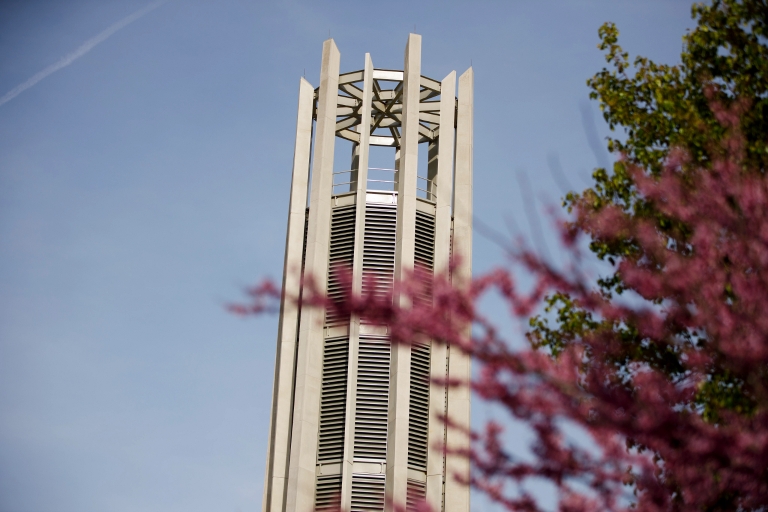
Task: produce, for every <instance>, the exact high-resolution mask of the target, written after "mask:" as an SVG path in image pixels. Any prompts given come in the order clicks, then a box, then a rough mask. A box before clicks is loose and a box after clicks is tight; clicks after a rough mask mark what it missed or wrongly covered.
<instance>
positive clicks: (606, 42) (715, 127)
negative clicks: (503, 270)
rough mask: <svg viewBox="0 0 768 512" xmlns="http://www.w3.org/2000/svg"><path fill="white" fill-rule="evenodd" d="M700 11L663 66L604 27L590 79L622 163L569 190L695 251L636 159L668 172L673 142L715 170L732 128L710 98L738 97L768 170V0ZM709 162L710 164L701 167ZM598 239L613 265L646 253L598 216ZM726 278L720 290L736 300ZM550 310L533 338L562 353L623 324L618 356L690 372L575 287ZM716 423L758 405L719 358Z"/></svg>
mask: <svg viewBox="0 0 768 512" xmlns="http://www.w3.org/2000/svg"><path fill="white" fill-rule="evenodd" d="M692 17H693V18H694V19H695V20H696V22H697V25H696V27H695V28H694V29H693V30H690V31H688V32H687V33H686V34H685V35H684V36H683V51H682V54H681V59H680V64H678V65H674V66H673V65H666V64H658V63H655V62H653V61H651V60H650V59H648V58H645V57H637V58H635V59H634V60H633V61H631V62H630V57H629V54H628V53H627V52H625V51H624V49H623V48H622V47H621V46H620V45H619V42H618V40H619V31H618V29H617V28H616V26H615V25H614V24H612V23H606V24H604V25H603V26H602V27H600V30H599V36H600V44H599V48H600V49H601V50H602V51H604V52H605V59H606V62H607V63H608V67H606V68H604V69H603V70H601V71H600V72H599V73H597V74H596V75H595V76H593V77H592V78H590V79H589V80H588V81H587V85H588V86H589V87H590V89H591V92H590V97H591V98H592V99H595V100H597V101H598V102H599V105H600V109H601V111H602V113H603V117H604V118H605V121H606V122H607V123H608V126H609V127H610V129H611V130H612V131H615V132H617V136H614V137H610V138H608V150H609V151H610V152H612V153H614V154H616V155H620V158H619V159H618V161H617V162H616V163H614V165H613V169H611V171H609V170H608V169H602V168H600V169H596V170H595V171H594V173H593V178H594V185H593V186H592V187H591V188H588V189H587V190H584V191H583V192H581V193H570V194H568V195H567V196H566V198H565V205H566V206H567V207H568V209H569V211H570V210H572V209H573V208H584V209H588V210H590V209H591V210H592V211H594V212H595V214H597V213H598V212H600V211H601V210H602V209H604V208H605V207H607V206H611V205H613V206H618V207H619V208H621V209H622V210H623V211H624V212H626V213H627V214H629V215H631V216H632V217H634V218H636V219H647V220H652V221H653V223H654V225H655V226H656V229H657V230H658V231H659V232H660V233H662V234H664V235H665V237H666V238H667V241H668V243H667V246H668V248H670V249H672V250H676V251H680V252H682V253H685V251H687V250H689V247H690V246H689V244H687V239H688V237H689V236H690V230H689V229H688V227H687V226H686V225H685V224H684V223H681V222H679V221H677V220H676V219H673V218H669V217H666V216H664V215H663V214H661V213H660V212H659V211H658V209H656V208H655V207H654V206H653V205H652V204H651V203H649V202H647V201H644V200H642V199H641V198H640V197H639V194H638V191H637V188H636V186H635V183H634V180H633V178H632V175H631V172H630V168H631V167H632V168H635V167H639V168H642V169H644V170H645V172H646V173H648V174H650V175H651V176H658V175H659V174H660V173H661V171H662V169H663V167H664V163H665V162H666V161H667V159H668V157H669V155H670V151H672V150H673V149H674V148H679V149H681V150H683V151H684V152H685V154H686V158H687V159H686V160H685V162H684V164H683V167H684V171H685V172H686V173H687V174H686V177H687V179H689V180H695V179H696V173H699V172H712V171H711V164H712V162H713V161H714V160H716V159H717V157H718V156H719V155H721V154H722V151H723V149H722V145H721V140H722V139H723V137H725V136H726V133H725V129H724V127H723V125H722V124H721V123H720V122H718V120H717V118H716V115H715V113H714V112H713V109H712V108H711V105H713V104H718V105H720V106H722V107H723V108H725V109H728V108H731V107H732V105H733V103H734V102H737V101H738V102H741V103H742V104H743V105H745V108H744V109H743V110H744V112H743V113H742V115H741V126H740V132H741V136H742V137H743V139H744V143H745V157H744V159H743V162H742V163H743V167H744V169H745V172H747V171H746V169H751V171H750V172H760V173H765V170H766V167H767V166H766V164H767V163H768V2H767V1H766V0H714V1H713V2H712V3H711V4H709V5H704V4H695V5H694V6H693V7H692ZM702 169H703V170H702ZM580 227H581V228H583V229H585V230H586V231H587V232H588V233H589V234H590V235H591V237H592V239H591V243H590V249H591V250H592V251H593V252H594V253H595V254H596V255H597V256H598V257H599V258H600V259H603V260H606V261H608V262H609V263H611V264H612V265H614V268H617V266H618V263H619V262H620V261H621V260H622V259H624V258H628V257H631V258H633V259H641V258H646V259H650V261H653V255H651V254H644V253H643V250H642V248H641V246H640V244H638V243H637V241H636V240H634V239H633V237H632V236H630V235H627V236H626V237H619V238H618V239H617V238H616V237H610V238H606V237H603V236H601V234H600V233H599V232H597V231H595V230H594V229H593V228H594V226H593V225H592V226H590V225H586V224H585V225H582V226H580ZM597 285H598V288H599V290H600V292H601V293H602V294H603V295H604V296H605V297H607V298H610V297H612V296H614V295H616V294H621V293H623V292H624V291H625V288H624V285H623V282H622V276H621V275H620V273H619V272H618V271H616V272H614V273H612V274H611V275H608V276H604V277H602V278H600V279H599V280H598V282H597ZM737 299H738V298H737V297H734V296H733V295H732V291H731V290H730V289H729V287H728V286H726V287H725V289H724V290H723V296H722V300H725V301H728V300H737ZM546 305H547V308H546V314H544V315H539V316H536V317H534V318H532V319H531V320H530V325H531V331H530V333H529V339H530V340H531V342H532V343H533V345H534V346H537V347H545V348H548V349H549V350H551V351H552V352H553V353H554V354H557V353H558V352H559V351H560V350H562V348H563V347H565V346H566V345H568V344H569V343H570V342H572V341H573V340H576V339H579V338H580V337H582V336H584V335H585V333H594V332H598V331H600V330H610V331H613V332H615V333H618V334H620V338H621V340H622V341H623V346H624V349H623V350H622V351H621V352H620V353H617V354H616V355H615V361H614V362H615V364H616V365H618V366H626V365H628V364H630V363H632V362H636V361H641V362H646V363H649V364H651V365H652V366H654V367H655V368H657V369H659V370H662V371H664V372H666V373H667V374H669V375H670V377H672V378H673V379H674V378H676V377H680V378H682V377H683V374H684V368H683V365H681V363H680V358H679V351H676V350H674V349H672V348H670V346H669V345H665V346H656V345H654V344H653V343H652V342H649V340H647V339H643V338H642V337H640V336H638V334H637V330H636V329H635V328H634V327H633V326H632V325H627V324H626V323H621V324H615V323H611V322H607V321H603V320H601V319H597V318H594V317H593V316H592V315H591V314H590V313H589V312H588V311H586V310H584V309H583V308H581V307H579V305H578V304H577V303H576V302H575V301H573V300H572V298H571V297H569V296H568V295H567V294H564V293H557V294H553V295H551V296H549V297H548V298H547V300H546ZM678 335H679V336H680V338H681V339H684V340H686V342H687V343H688V344H701V343H706V342H707V340H706V333H699V332H689V331H688V330H686V329H685V328H683V327H680V328H679V329H678ZM697 401H698V404H699V406H700V409H701V411H702V413H703V415H704V417H705V419H707V420H709V421H717V420H718V418H719V416H718V411H719V410H722V409H729V410H734V411H739V412H743V413H749V412H751V411H752V409H753V407H752V402H753V401H752V400H751V398H750V390H749V386H748V385H747V383H745V382H743V381H742V380H740V379H739V377H738V376H735V375H733V374H731V373H729V372H728V371H726V370H724V369H722V368H718V367H716V366H715V367H713V368H712V373H711V378H710V379H709V380H708V382H707V383H706V384H705V385H703V386H702V388H701V392H700V393H699V396H698V397H697Z"/></svg>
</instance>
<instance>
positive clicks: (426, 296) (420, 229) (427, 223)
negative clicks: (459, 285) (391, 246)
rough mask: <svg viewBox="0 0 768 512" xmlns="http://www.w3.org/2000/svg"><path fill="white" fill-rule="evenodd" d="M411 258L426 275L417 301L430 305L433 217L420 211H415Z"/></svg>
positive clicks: (433, 240) (432, 269)
mask: <svg viewBox="0 0 768 512" xmlns="http://www.w3.org/2000/svg"><path fill="white" fill-rule="evenodd" d="M413 256H414V263H415V265H416V267H417V268H418V269H421V270H422V271H424V272H425V274H426V275H425V276H424V279H423V286H424V288H423V290H422V293H421V294H420V297H417V300H418V299H421V300H423V301H424V302H426V303H430V302H432V279H431V276H432V273H433V271H434V261H435V217H434V216H432V215H429V214H428V213H424V212H422V211H421V210H416V250H415V253H414V255H413Z"/></svg>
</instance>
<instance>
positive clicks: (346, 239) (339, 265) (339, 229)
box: [325, 204, 355, 325]
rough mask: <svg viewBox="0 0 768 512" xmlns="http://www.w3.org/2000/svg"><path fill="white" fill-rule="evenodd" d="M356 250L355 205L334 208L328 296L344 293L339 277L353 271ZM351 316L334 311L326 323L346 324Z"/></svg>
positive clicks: (336, 298) (333, 297)
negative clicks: (343, 273)
mask: <svg viewBox="0 0 768 512" xmlns="http://www.w3.org/2000/svg"><path fill="white" fill-rule="evenodd" d="M354 250H355V205H354V204H351V205H348V206H340V207H338V208H334V209H333V212H332V213H331V239H330V252H329V255H328V298H329V299H331V300H333V301H337V300H341V298H342V297H343V295H344V289H343V287H342V284H341V280H340V279H339V273H340V272H345V271H346V272H352V258H353V255H354ZM347 322H349V318H342V317H341V316H339V315H338V314H336V313H334V312H331V311H329V312H327V313H326V315H325V323H326V325H336V324H344V323H347Z"/></svg>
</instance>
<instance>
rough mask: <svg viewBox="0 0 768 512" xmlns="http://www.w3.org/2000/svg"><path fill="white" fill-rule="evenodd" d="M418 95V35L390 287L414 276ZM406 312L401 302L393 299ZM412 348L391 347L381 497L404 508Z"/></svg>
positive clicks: (410, 69) (408, 67) (407, 97)
mask: <svg viewBox="0 0 768 512" xmlns="http://www.w3.org/2000/svg"><path fill="white" fill-rule="evenodd" d="M420 91H421V36H420V35H418V34H410V35H409V36H408V44H407V45H406V47H405V68H404V70H403V113H402V134H401V137H400V161H399V164H400V165H399V166H398V173H397V174H398V179H397V234H396V246H395V282H397V281H401V280H403V279H404V278H405V277H406V276H407V275H408V273H409V272H412V271H413V265H414V251H415V247H416V177H417V171H418V168H417V165H418V159H419V101H420V98H419V96H420ZM395 300H396V301H398V302H399V304H400V305H401V306H404V307H408V306H409V303H408V301H407V299H406V298H405V297H395ZM410 373H411V347H409V346H407V345H398V346H393V347H392V358H391V363H390V377H389V378H390V380H389V418H388V420H389V425H388V430H387V483H386V497H387V499H388V502H389V508H390V509H391V508H392V506H393V504H397V505H402V506H405V496H406V490H407V486H408V407H409V400H410Z"/></svg>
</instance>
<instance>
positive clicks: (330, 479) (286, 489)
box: [262, 34, 473, 512]
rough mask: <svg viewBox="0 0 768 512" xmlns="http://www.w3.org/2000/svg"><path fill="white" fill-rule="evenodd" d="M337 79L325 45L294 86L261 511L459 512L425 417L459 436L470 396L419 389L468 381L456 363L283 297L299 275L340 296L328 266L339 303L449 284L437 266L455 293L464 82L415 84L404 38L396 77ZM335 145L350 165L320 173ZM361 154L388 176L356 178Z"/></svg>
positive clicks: (369, 171) (465, 160)
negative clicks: (389, 154) (343, 276)
mask: <svg viewBox="0 0 768 512" xmlns="http://www.w3.org/2000/svg"><path fill="white" fill-rule="evenodd" d="M339 67H340V54H339V51H338V49H337V48H336V45H335V43H334V41H333V40H332V39H329V40H327V41H325V43H324V44H323V57H322V67H321V75H320V86H319V87H318V88H317V89H313V88H312V86H311V85H310V84H309V82H307V81H306V80H305V79H303V78H302V79H301V81H300V85H299V108H298V116H297V126H296V146H295V149H294V159H293V178H292V182H291V193H290V206H289V216H288V229H287V235H286V251H285V265H284V274H283V290H284V294H283V295H284V298H283V301H282V303H281V309H280V319H279V326H278V340H277V355H276V363H275V382H274V389H273V399H272V411H271V423H270V438H269V449H268V454H267V470H266V476H265V487H264V499H263V507H262V509H263V511H264V512H304V511H309V510H312V509H313V508H315V509H320V510H322V509H332V508H338V507H341V508H343V509H345V510H353V511H356V510H360V511H362V510H384V509H385V508H391V507H392V506H393V504H401V505H405V506H406V507H411V506H412V505H413V504H414V503H415V502H416V501H418V500H420V499H426V500H427V501H428V502H429V503H430V505H431V506H432V507H433V509H434V510H442V511H445V512H468V510H469V490H468V488H467V487H465V486H463V485H462V484H460V483H458V482H457V481H456V480H455V479H454V478H453V475H455V474H459V475H464V476H465V477H468V476H469V466H468V462H467V461H466V460H465V459H463V458H460V457H455V456H450V455H449V456H447V457H446V456H445V455H444V454H443V452H442V451H440V450H435V449H433V448H434V447H435V446H438V445H442V444H445V445H447V446H449V447H451V448H461V447H465V446H467V443H468V439H467V438H466V436H465V435H464V434H462V433H461V432H460V431H459V429H446V428H445V426H444V424H443V422H442V420H441V419H440V418H439V417H438V415H439V414H447V415H448V417H449V418H451V420H452V421H453V422H455V423H457V424H458V425H465V426H469V391H468V390H467V389H464V388H454V387H450V388H446V387H445V386H442V385H438V384H435V383H430V377H432V378H435V377H439V378H446V377H448V378H460V379H466V378H468V377H469V374H470V366H469V358H468V357H467V356H466V354H465V353H463V352H461V351H460V350H458V349H457V348H453V349H452V347H450V346H446V345H444V344H441V343H433V342H422V343H414V344H413V345H411V346H404V345H396V346H391V345H390V344H389V342H388V338H387V334H388V333H387V330H386V328H385V327H383V326H380V325H373V324H370V323H366V322H365V320H364V319H360V318H357V317H355V316H352V317H349V318H345V317H341V316H339V315H338V314H333V313H331V312H325V311H322V310H320V309H318V308H310V307H306V308H300V307H299V306H297V305H296V303H295V301H292V300H291V299H290V298H291V297H298V296H300V294H301V278H302V274H305V275H311V276H312V277H313V278H314V280H315V282H317V283H318V284H319V285H320V286H322V287H323V288H322V289H321V291H322V292H325V293H327V294H328V296H329V297H331V298H333V297H335V296H337V295H338V294H340V293H342V290H341V285H342V283H341V282H340V280H339V276H338V274H337V272H336V270H335V269H338V268H341V267H347V268H351V269H352V291H353V293H358V294H359V293H375V294H386V295H389V294H390V293H391V291H392V283H393V282H395V281H397V280H399V279H401V278H403V277H405V276H406V275H408V273H409V272H410V271H412V270H413V269H414V268H415V267H416V266H419V267H421V268H423V269H426V270H428V271H430V272H434V273H442V272H448V271H449V259H450V257H451V254H457V255H461V262H460V265H459V266H458V267H455V268H453V269H452V270H451V280H452V282H453V283H454V284H455V285H456V286H467V285H468V284H469V280H470V278H471V263H472V260H471V247H472V130H473V126H472V117H473V72H472V69H471V68H470V69H468V70H467V71H466V72H465V73H463V74H462V75H461V77H460V78H459V79H458V84H457V80H456V73H455V72H451V73H449V74H448V75H447V76H446V77H445V78H444V79H443V80H441V81H438V80H434V79H431V78H427V77H425V76H422V75H421V36H419V35H417V34H410V36H409V38H408V43H407V45H406V50H405V64H404V68H403V70H402V71H395V70H384V69H375V68H374V67H373V63H372V61H371V57H370V55H369V54H366V56H365V65H364V68H363V69H362V70H359V71H353V72H350V73H344V74H339ZM457 85H458V98H457V95H456V90H457ZM337 138H342V139H346V140H348V141H350V142H351V145H352V155H351V160H350V165H349V168H348V169H346V170H342V171H336V172H334V148H335V143H336V140H337ZM420 144H421V145H422V147H423V148H424V149H425V150H426V153H427V154H426V157H427V158H426V162H427V164H426V166H425V167H426V169H422V170H421V172H419V168H418V166H419V146H420ZM373 146H385V147H391V148H393V150H394V155H393V157H394V162H393V164H392V166H391V167H389V166H388V167H383V168H382V167H370V166H369V160H370V153H371V147H373ZM310 169H311V183H310ZM308 191H309V207H307V195H308ZM369 277H375V278H376V279H369ZM393 300H396V301H400V302H401V305H403V306H407V305H408V304H407V303H406V298H405V297H398V296H395V297H394V299H393ZM422 300H431V297H430V296H429V292H428V290H427V292H425V295H424V297H423V298H422ZM385 498H386V499H385Z"/></svg>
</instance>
